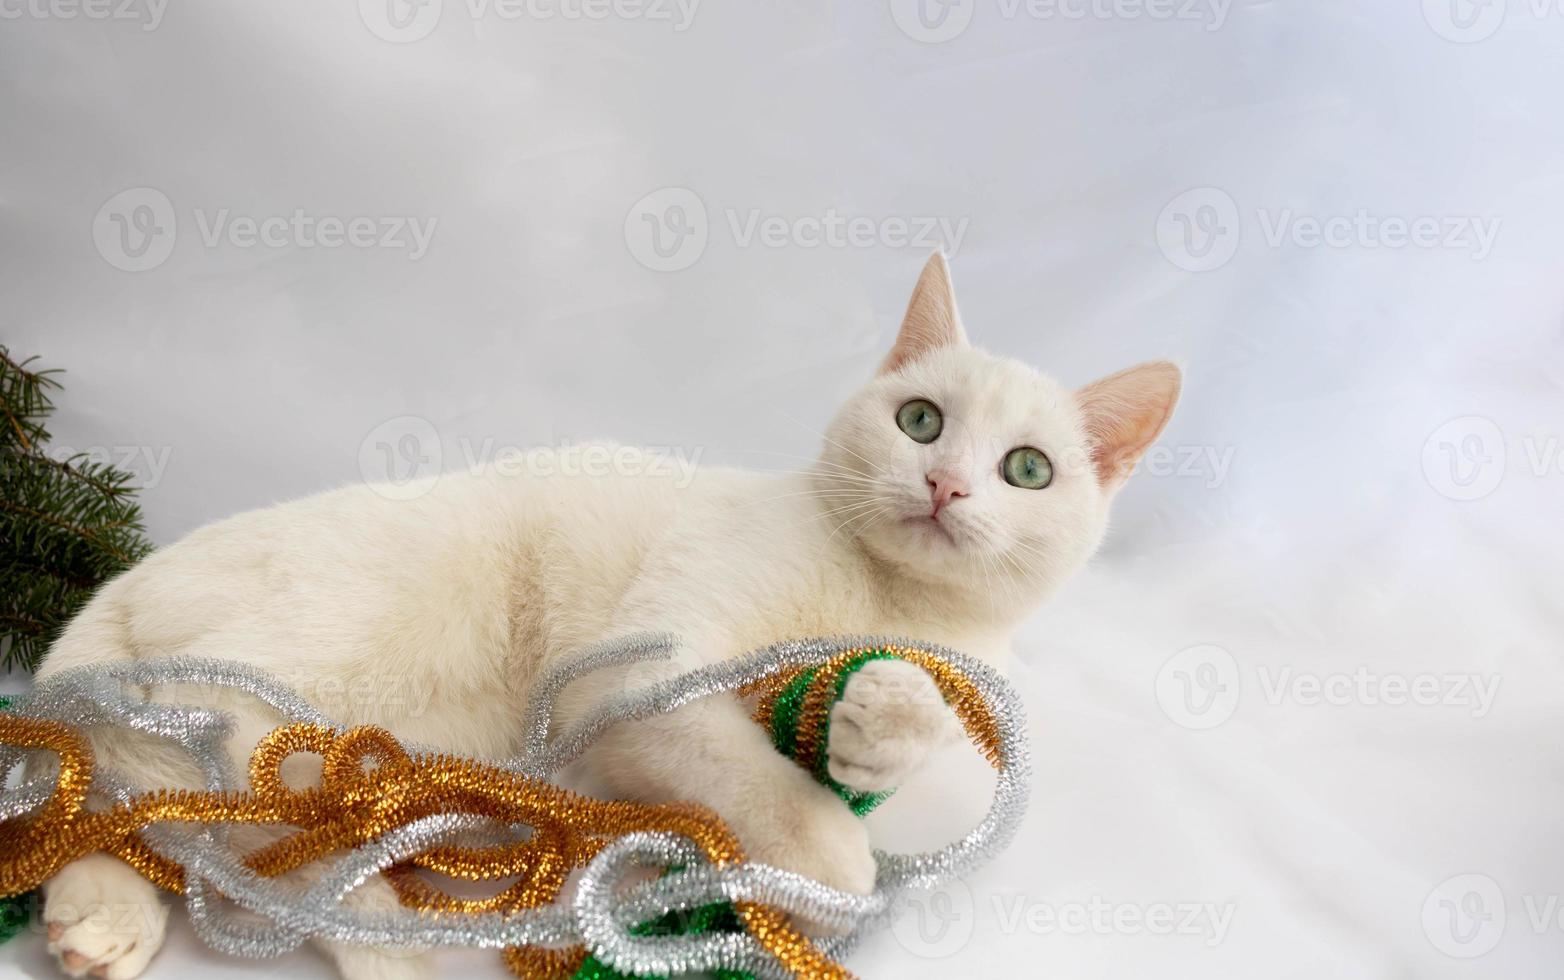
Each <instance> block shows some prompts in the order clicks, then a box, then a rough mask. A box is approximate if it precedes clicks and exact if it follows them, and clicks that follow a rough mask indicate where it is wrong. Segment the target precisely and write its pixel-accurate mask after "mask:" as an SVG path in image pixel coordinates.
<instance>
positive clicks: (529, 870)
mask: <svg viewBox="0 0 1564 980" xmlns="http://www.w3.org/2000/svg"><path fill="white" fill-rule="evenodd" d="M877 649H884V650H887V651H888V652H890V653H893V654H895V655H896V656H898V657H900V658H902V659H905V660H908V661H910V662H912V663H915V664H917V665H918V666H920V667H923V668H924V669H925V670H927V671H928V672H929V674H930V676H931V677H933V679H934V681H935V683H936V685H937V686H938V687H939V689H940V691H941V693H942V694H943V695H944V696H945V698H946V700H947V701H948V702H949V703H950V705H951V707H952V708H953V709H954V710H955V711H956V713H957V715H958V717H960V719H961V721H962V722H963V724H964V725H965V726H966V728H967V731H968V733H969V734H970V735H971V736H972V738H973V741H974V742H976V743H977V745H978V747H979V748H980V749H981V750H982V751H983V752H984V754H985V755H986V756H987V757H988V758H989V759H990V760H991V761H993V762H994V763H995V764H996V765H997V764H998V762H999V757H998V753H999V734H998V728H997V725H996V724H995V721H994V718H993V716H992V715H991V714H990V713H989V711H988V708H987V706H986V704H985V703H984V701H983V699H982V697H981V695H980V694H979V693H978V691H977V689H976V688H975V687H974V686H973V685H972V683H971V681H970V680H968V679H967V678H966V677H964V676H963V675H962V674H960V673H959V672H958V671H956V670H955V669H953V668H952V667H951V666H950V665H949V664H947V663H945V662H944V661H943V660H940V659H939V658H938V657H935V656H933V655H931V654H929V653H927V652H926V651H923V650H919V649H916V648H911V647H887V648H877ZM864 652H865V651H864V650H851V651H847V652H844V653H842V654H839V655H838V656H836V657H834V658H833V659H832V660H831V661H830V662H828V663H827V664H825V665H823V666H822V667H821V668H819V669H818V671H817V673H816V675H815V677H814V678H813V679H812V680H811V682H810V685H809V691H808V693H807V695H806V697H805V701H804V709H803V711H802V713H801V714H800V717H799V732H798V745H799V748H800V750H802V751H799V752H797V753H795V756H796V757H797V758H799V759H809V758H814V757H815V752H816V751H817V749H818V747H819V744H820V739H821V738H822V737H823V735H824V732H825V729H826V721H827V716H828V713H829V711H830V708H831V705H832V704H833V703H834V692H835V690H836V678H837V672H838V671H839V670H840V669H841V667H842V666H843V665H844V664H846V663H848V662H849V661H851V660H853V659H854V658H855V657H857V656H859V655H861V654H862V653H864ZM799 673H800V671H797V670H795V671H783V672H779V673H777V674H775V675H772V676H771V677H768V678H766V679H765V680H763V681H760V682H758V683H756V684H753V685H751V686H750V687H748V688H746V689H745V690H744V691H743V692H741V693H742V694H746V695H748V694H754V695H758V696H759V699H758V707H757V713H756V717H757V719H762V720H764V721H767V722H769V720H770V710H769V708H770V706H771V705H772V704H774V702H775V699H776V697H777V696H778V694H779V693H780V692H781V691H782V690H783V689H784V688H785V687H786V686H787V684H788V682H789V681H790V680H792V679H793V678H795V677H797V676H798V674H799ZM0 742H3V743H4V744H7V745H12V746H16V747H20V748H25V749H41V750H46V751H50V752H53V753H55V754H56V755H58V756H59V759H60V768H59V778H58V782H57V784H56V787H55V791H54V794H53V796H52V797H51V798H50V800H49V802H48V803H47V804H46V805H45V806H43V807H42V808H40V809H39V810H37V811H36V812H34V813H32V814H29V815H28V816H26V817H21V818H17V819H14V820H10V821H5V822H0V895H14V894H19V893H21V892H25V891H28V890H30V889H32V888H36V887H38V886H39V885H40V884H42V883H43V882H44V881H47V880H48V879H49V878H51V877H53V876H54V875H55V874H56V873H57V872H58V871H59V870H60V869H61V868H63V867H64V866H65V865H67V864H69V863H70V862H72V861H75V860H77V859H78V858H81V857H83V856H85V855H87V854H91V853H93V852H95V851H104V852H107V853H110V854H114V855H116V856H118V857H120V858H122V859H123V860H125V861H126V862H127V863H129V864H130V865H131V866H132V867H134V868H135V869H136V870H137V871H139V872H141V873H142V874H143V875H145V876H146V877H147V878H148V879H149V880H150V881H152V882H153V883H155V884H157V885H158V886H160V887H162V888H166V889H168V890H170V891H174V892H179V893H182V892H183V891H184V872H183V869H182V868H180V867H179V866H178V865H177V864H174V863H172V862H170V861H168V860H166V859H164V858H162V857H160V856H158V855H157V854H156V853H155V852H154V851H153V850H152V848H150V847H149V846H148V845H147V844H146V843H145V842H144V841H143V840H142V839H141V837H140V836H139V834H138V831H140V830H141V829H142V828H144V827H146V826H148V825H149V824H153V823H159V822H164V821H172V822H179V823H208V824H229V825H232V824H253V825H274V826H279V827H292V828H295V829H294V830H293V832H291V833H289V834H288V835H287V836H285V837H283V838H281V839H280V840H277V841H275V842H274V843H271V844H268V845H266V846H264V847H262V848H260V849H258V850H256V851H254V852H252V853H250V854H248V855H247V856H246V858H245V864H246V865H247V866H249V867H250V868H252V869H253V870H254V871H256V872H257V873H259V874H261V875H264V876H268V877H271V876H277V875H281V874H285V873H287V872H289V871H293V870H295V869H297V868H300V867H302V866H304V865H306V864H309V863H310V862H312V861H316V860H319V859H320V858H322V857H325V856H326V855H328V854H330V853H331V852H333V851H338V850H341V849H346V848H352V847H356V846H358V845H360V844H363V843H365V842H367V841H370V840H373V839H375V838H377V837H379V836H381V835H382V834H385V833H387V832H388V831H391V830H393V829H395V828H397V827H401V826H404V825H406V824H408V823H410V822H412V821H414V820H419V819H422V818H425V817H429V816H433V815H436V814H440V813H450V812H460V813H477V814H482V815H484V816H487V817H490V818H492V819H493V820H495V821H497V822H499V823H502V824H507V825H518V824H519V825H526V826H528V827H531V828H533V831H534V832H533V833H532V834H531V835H530V836H528V838H527V839H526V840H524V841H521V842H518V843H511V844H502V845H496V846H491V847H471V848H469V847H452V846H442V847H436V848H432V849H430V850H428V851H426V852H424V853H422V854H419V855H417V856H416V857H414V858H412V859H411V860H409V861H407V862H405V863H403V864H400V865H397V866H395V867H393V868H391V869H389V870H388V871H387V872H386V877H387V878H388V879H389V881H390V882H391V884H392V886H393V887H394V888H395V889H396V891H397V894H398V895H399V896H400V897H401V899H402V901H403V903H405V904H406V905H408V906H411V907H413V908H417V909H423V910H428V911H431V912H439V913H446V914H469V913H478V912H496V911H497V912H509V911H517V910H521V909H527V908H535V907H538V906H542V905H547V904H551V903H553V902H554V901H556V900H557V899H558V898H559V894H560V891H561V889H562V888H563V886H564V884H565V880H566V878H567V877H568V876H569V874H570V873H571V871H573V870H574V869H576V868H579V867H582V866H584V865H585V864H586V863H587V862H588V861H590V860H591V858H592V857H593V856H594V855H595V854H596V853H597V852H598V851H599V850H600V849H601V848H602V847H603V846H604V845H605V844H606V843H608V842H609V841H611V840H613V839H614V838H616V837H619V836H621V835H623V834H627V833H632V832H637V831H654V832H655V831H670V832H673V833H676V834H681V835H683V836H685V837H688V838H689V839H690V840H692V841H694V842H695V843H696V844H697V845H698V846H699V847H700V848H701V849H702V850H703V851H705V853H706V855H707V857H708V858H709V859H710V860H711V862H712V863H713V864H715V865H717V866H718V867H723V866H727V865H730V864H735V863H738V862H741V861H743V860H744V853H743V850H742V849H741V847H740V845H739V842H738V840H737V838H735V837H734V835H733V833H732V832H731V831H730V830H728V828H727V827H726V825H724V824H723V822H722V821H721V820H720V819H719V818H718V817H717V816H716V815H715V814H714V813H712V812H710V811H709V810H706V809H704V808H703V807H700V806H697V805H695V804H693V803H679V804H671V805H660V806H653V805H648V804H642V803H633V802H628V801H623V800H616V801H605V800H596V799H591V798H588V797H584V796H580V795H578V794H575V793H571V792H569V791H567V790H563V789H560V788H559V787H557V786H554V785H553V784H551V783H548V782H546V781H543V780H539V779H534V778H529V777H526V776H522V775H520V774H517V773H514V772H511V771H509V770H505V769H501V768H498V767H495V766H490V765H485V764H482V763H479V762H475V761H472V760H470V759H462V758H457V757H453V756H425V757H420V758H413V757H411V756H409V755H408V754H407V752H406V751H405V750H404V749H403V748H402V746H401V745H400V744H399V743H398V742H397V741H396V739H395V738H393V737H392V736H391V734H390V733H389V732H387V731H385V730H384V729H382V728H376V727H373V726H363V727H359V728H353V729H350V730H348V731H345V732H342V733H337V732H335V731H333V730H331V729H329V728H326V727H322V726H319V725H311V724H291V725H284V726H282V727H280V728H277V729H275V730H274V731H272V732H271V733H269V734H268V735H267V736H266V737H265V738H263V739H262V740H261V741H260V743H259V744H258V745H257V746H256V748H255V752H254V754H253V755H252V756H251V759H250V791H249V792H247V793H219V792H204V791H187V790H159V791H155V792H150V793H146V794H143V795H140V796H137V797H135V798H133V799H132V800H131V801H130V802H128V803H125V804H122V805H117V806H115V807H113V808H112V809H108V810H90V809H88V808H87V806H86V801H87V795H88V792H89V790H90V788H91V783H92V767H93V754H92V748H91V746H90V744H89V743H88V741H87V739H86V737H85V736H84V735H83V734H82V733H81V732H80V731H78V730H76V729H74V728H72V727H70V726H68V725H64V724H61V723H59V722H54V721H46V720H39V719H33V718H26V717H19V716H17V715H11V714H3V713H0ZM297 752H309V753H316V754H319V755H320V756H321V757H322V758H323V760H324V762H323V765H322V771H321V782H320V785H319V786H318V787H316V788H311V789H294V788H292V787H289V786H287V785H286V784H285V783H284V782H283V779H282V776H281V772H280V770H281V766H282V763H283V761H284V760H285V759H286V758H287V757H289V756H290V755H293V754H294V753H297ZM369 763H373V765H368V764H369ZM420 868H421V869H425V870H428V871H432V872H435V873H438V874H443V875H447V876H449V877H452V878H459V879H465V880H471V881H499V880H504V879H508V878H516V879H517V880H516V881H515V882H514V883H513V884H511V885H509V886H508V887H506V888H505V889H504V890H503V891H501V892H500V893H499V894H496V895H494V896H491V897H488V898H479V899H469V898H458V897H456V896H453V895H450V894H448V893H446V892H444V891H442V890H440V889H439V888H437V887H435V886H434V885H433V884H431V883H429V882H428V881H426V880H425V879H424V878H422V877H420V876H419V875H418V874H417V869H420ZM735 909H736V911H737V912H738V915H739V918H740V920H741V921H742V922H743V923H744V925H745V927H746V928H747V929H748V930H749V932H750V933H751V934H752V935H753V936H754V937H755V938H756V940H757V941H758V942H759V943H760V944H761V945H762V946H763V947H765V948H766V949H767V950H768V951H770V952H771V953H772V954H773V955H775V956H776V957H777V958H778V960H780V961H781V962H782V963H783V964H785V965H786V966H787V967H788V968H789V969H790V970H792V971H793V972H794V973H795V974H796V975H798V976H806V977H843V978H845V977H849V976H850V974H849V973H848V972H847V971H846V970H845V969H844V968H843V967H842V966H841V965H839V964H837V963H835V962H833V961H832V960H830V959H828V958H827V957H825V956H824V955H823V954H822V953H820V951H819V950H818V949H816V947H815V946H814V945H813V944H812V943H811V942H810V941H809V940H808V939H806V938H805V937H804V936H803V935H802V934H800V933H799V932H798V931H797V930H796V929H795V928H794V927H793V925H792V923H791V922H790V921H789V919H788V917H787V916H786V915H784V914H783V913H781V912H780V911H778V910H776V909H773V908H770V907H767V906H763V905H758V904H754V903H748V902H739V903H735ZM585 955H586V951H585V950H584V949H581V948H575V949H568V950H558V949H545V948H538V947H520V948H511V949H507V950H506V951H505V962H506V964H507V965H508V966H509V967H510V969H511V970H512V971H513V972H514V973H516V975H517V976H522V977H529V978H532V977H546V978H566V977H569V976H571V975H572V974H573V973H574V972H575V971H576V969H577V968H578V967H579V966H580V964H581V962H582V960H583V958H584V957H585Z"/></svg>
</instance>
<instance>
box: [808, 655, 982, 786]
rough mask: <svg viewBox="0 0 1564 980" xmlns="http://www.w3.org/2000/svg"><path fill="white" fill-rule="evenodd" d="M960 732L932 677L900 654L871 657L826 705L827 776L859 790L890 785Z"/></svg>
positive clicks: (901, 779) (899, 783) (910, 771)
mask: <svg viewBox="0 0 1564 980" xmlns="http://www.w3.org/2000/svg"><path fill="white" fill-rule="evenodd" d="M959 732H960V728H959V725H958V724H957V722H956V716H955V714H954V713H953V712H952V711H951V710H950V708H949V706H948V705H946V704H945V699H944V697H943V696H941V694H940V692H939V688H938V687H936V686H935V685H934V681H933V680H932V679H931V678H930V677H929V675H928V674H927V673H926V672H925V671H924V670H923V668H921V667H919V666H917V665H916V664H910V663H908V662H907V661H905V660H871V661H870V662H869V663H867V664H864V665H863V666H862V667H861V668H859V669H858V671H857V672H856V673H854V674H853V675H852V677H850V678H848V680H847V686H846V688H845V689H843V691H842V698H841V700H839V701H838V702H837V703H836V704H835V705H834V706H833V707H832V708H831V733H830V742H829V743H828V744H827V746H826V755H827V771H828V772H829V773H830V774H831V778H832V779H835V780H836V781H837V782H839V783H841V784H842V785H844V786H847V787H849V788H850V789H854V790H857V791H859V792H861V793H871V792H879V791H881V790H888V789H895V788H896V787H897V786H900V785H901V784H902V783H903V782H905V781H906V780H907V778H908V777H909V776H911V775H912V774H913V772H915V771H916V770H917V769H918V767H919V766H921V765H922V764H923V762H924V760H925V759H927V758H928V756H929V753H930V752H932V751H933V750H934V749H936V748H938V747H939V746H941V745H945V744H947V743H948V742H950V741H952V740H954V739H955V738H956V737H957V735H958V734H959Z"/></svg>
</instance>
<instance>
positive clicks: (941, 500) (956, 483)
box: [923, 470, 969, 521]
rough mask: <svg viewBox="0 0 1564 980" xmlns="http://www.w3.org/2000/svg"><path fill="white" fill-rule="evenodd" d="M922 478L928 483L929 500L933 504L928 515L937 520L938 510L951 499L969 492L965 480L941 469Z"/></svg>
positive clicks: (944, 506)
mask: <svg viewBox="0 0 1564 980" xmlns="http://www.w3.org/2000/svg"><path fill="white" fill-rule="evenodd" d="M923 479H924V480H925V481H926V482H927V483H928V485H929V501H930V502H931V503H932V504H933V505H934V510H933V511H932V512H931V513H930V514H929V516H930V517H932V518H934V519H935V520H936V521H937V520H939V512H940V511H942V510H944V509H945V508H946V507H949V506H950V502H951V501H952V500H955V499H956V498H957V497H965V496H966V495H967V494H968V492H969V490H968V488H967V481H965V480H963V479H961V478H960V477H958V476H956V475H954V474H952V473H947V472H945V471H943V470H934V471H932V472H930V473H928V474H926V475H925V476H924V478H923Z"/></svg>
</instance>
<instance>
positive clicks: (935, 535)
mask: <svg viewBox="0 0 1564 980" xmlns="http://www.w3.org/2000/svg"><path fill="white" fill-rule="evenodd" d="M901 526H902V527H903V528H905V529H906V531H907V533H908V534H909V535H911V536H912V538H913V540H914V541H917V542H918V543H920V544H933V545H935V546H943V547H947V548H957V549H959V548H960V547H961V541H960V540H959V539H958V538H957V537H956V533H955V532H954V531H953V530H951V528H950V525H949V524H945V523H941V522H940V521H937V520H935V519H934V518H932V517H930V516H928V515H927V514H916V515H914V516H912V517H903V518H902V519H901Z"/></svg>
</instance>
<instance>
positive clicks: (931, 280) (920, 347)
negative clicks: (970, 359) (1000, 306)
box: [880, 252, 967, 374]
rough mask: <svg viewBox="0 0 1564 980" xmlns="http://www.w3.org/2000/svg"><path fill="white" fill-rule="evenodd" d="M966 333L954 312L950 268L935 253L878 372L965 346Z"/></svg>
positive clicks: (953, 289)
mask: <svg viewBox="0 0 1564 980" xmlns="http://www.w3.org/2000/svg"><path fill="white" fill-rule="evenodd" d="M966 343H967V332H966V330H965V329H963V328H962V326H961V314H960V313H959V312H958V311H957V310H956V291H955V288H954V287H953V286H952V285H951V282H950V268H949V266H947V265H946V264H945V256H943V255H941V254H940V253H938V252H935V253H934V254H933V255H931V256H929V261H928V262H927V263H925V264H924V266H923V273H922V274H921V275H920V276H918V285H917V286H916V287H914V288H913V291H912V300H911V302H909V303H908V304H907V313H906V315H905V316H903V317H902V321H901V332H900V333H898V334H897V335H896V343H895V345H894V346H892V347H891V352H890V353H889V354H888V355H886V358H885V363H883V364H881V365H880V373H881V374H885V373H888V372H890V371H896V370H899V369H901V368H902V367H904V366H905V365H907V364H909V363H911V362H912V361H915V360H917V359H918V358H920V357H922V356H923V355H924V354H927V353H928V352H929V351H932V350H938V349H939V348H941V347H964V346H966Z"/></svg>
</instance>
